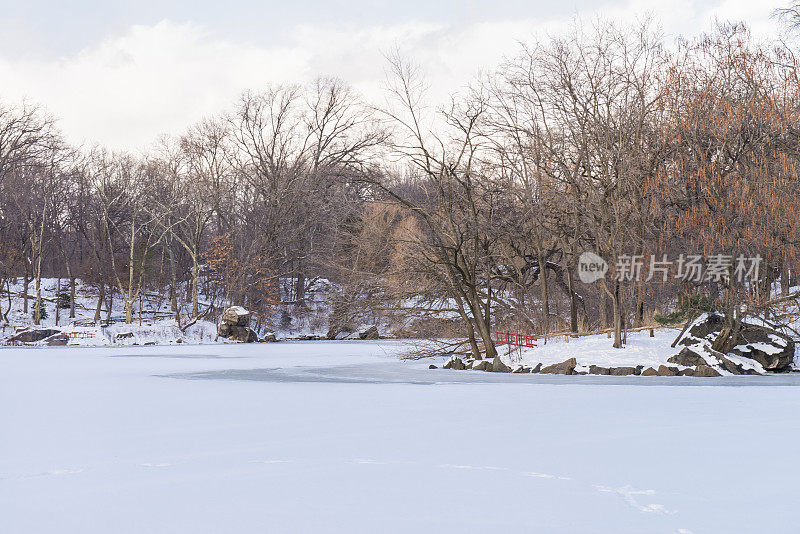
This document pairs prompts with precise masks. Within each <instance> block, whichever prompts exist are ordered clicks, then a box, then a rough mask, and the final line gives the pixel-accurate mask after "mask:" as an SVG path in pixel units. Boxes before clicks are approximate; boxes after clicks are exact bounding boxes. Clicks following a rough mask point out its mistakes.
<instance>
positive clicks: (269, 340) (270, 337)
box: [260, 332, 278, 343]
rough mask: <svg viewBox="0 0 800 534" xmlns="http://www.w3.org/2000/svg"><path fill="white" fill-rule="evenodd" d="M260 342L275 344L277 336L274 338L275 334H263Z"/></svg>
mask: <svg viewBox="0 0 800 534" xmlns="http://www.w3.org/2000/svg"><path fill="white" fill-rule="evenodd" d="M260 341H261V342H262V343H275V342H276V341H278V338H277V336H275V334H273V333H272V332H269V333H267V334H264V337H262V338H261V340H260Z"/></svg>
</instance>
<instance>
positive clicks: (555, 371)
mask: <svg viewBox="0 0 800 534" xmlns="http://www.w3.org/2000/svg"><path fill="white" fill-rule="evenodd" d="M577 366H578V362H577V361H576V360H575V358H570V359H569V360H565V361H563V362H561V363H554V364H553V365H548V366H547V367H542V369H541V371H539V372H540V373H542V374H551V375H571V374H572V372H573V371H575V367H577Z"/></svg>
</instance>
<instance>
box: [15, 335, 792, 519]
mask: <svg viewBox="0 0 800 534" xmlns="http://www.w3.org/2000/svg"><path fill="white" fill-rule="evenodd" d="M570 345H572V343H570ZM564 348H565V347H562V350H563V349H564ZM575 348H576V349H577V347H575ZM403 349H404V346H403V345H402V344H401V343H398V342H378V343H374V342H360V343H359V342H303V343H289V342H283V343H272V344H258V345H216V346H208V345H206V346H186V345H183V346H166V347H165V346H155V347H114V348H107V347H103V348H80V347H78V348H71V347H55V348H47V349H43V348H3V349H0V532H2V533H4V534H17V533H24V534H27V533H36V534H39V533H81V534H85V533H107V532H114V533H143V532H147V533H219V532H231V533H239V532H245V533H250V532H258V533H280V532H292V533H295V532H347V533H354V532H368V533H373V532H567V533H575V532H608V533H625V532H630V533H637V534H638V533H644V532H647V533H650V532H664V533H687V532H692V533H695V534H697V533H706V532H720V533H731V532H747V533H751V532H772V533H775V532H797V528H798V527H797V519H796V510H797V507H798V504H800V503H798V499H800V497H798V495H799V494H800V491H798V490H800V464H799V463H798V458H797V452H796V451H797V443H798V440H800V388H798V387H797V386H798V385H800V376H799V375H797V374H791V375H781V376H765V377H722V378H690V377H607V376H552V375H551V376H543V375H511V374H495V373H483V372H480V371H449V370H441V369H437V370H428V369H427V366H428V365H429V364H430V363H431V362H430V361H401V360H398V359H397V358H396V354H397V353H398V352H400V351H402V350H403ZM559 352H560V351H559ZM559 356H560V355H559ZM576 356H579V355H577V354H576Z"/></svg>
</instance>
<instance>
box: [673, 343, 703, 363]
mask: <svg viewBox="0 0 800 534" xmlns="http://www.w3.org/2000/svg"><path fill="white" fill-rule="evenodd" d="M667 361H668V362H669V363H676V364H678V365H685V366H686V367H695V366H696V365H707V364H708V362H707V361H706V359H705V358H704V357H703V356H702V355H701V354H698V353H697V352H695V351H693V350H692V349H690V348H689V347H684V348H682V349H681V351H680V352H679V353H678V354H676V355H675V356H670V357H669V358H667Z"/></svg>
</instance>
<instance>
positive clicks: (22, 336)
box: [7, 328, 61, 343]
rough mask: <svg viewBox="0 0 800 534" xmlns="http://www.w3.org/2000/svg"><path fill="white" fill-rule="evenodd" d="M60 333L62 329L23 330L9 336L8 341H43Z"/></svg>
mask: <svg viewBox="0 0 800 534" xmlns="http://www.w3.org/2000/svg"><path fill="white" fill-rule="evenodd" d="M60 333H61V331H60V330H54V329H52V328H40V329H36V330H23V331H22V332H20V333H18V334H15V335H13V336H11V337H10V338H8V340H7V341H8V342H9V343H36V342H38V341H42V340H43V339H47V338H48V337H50V336H54V335H56V334H60Z"/></svg>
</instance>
